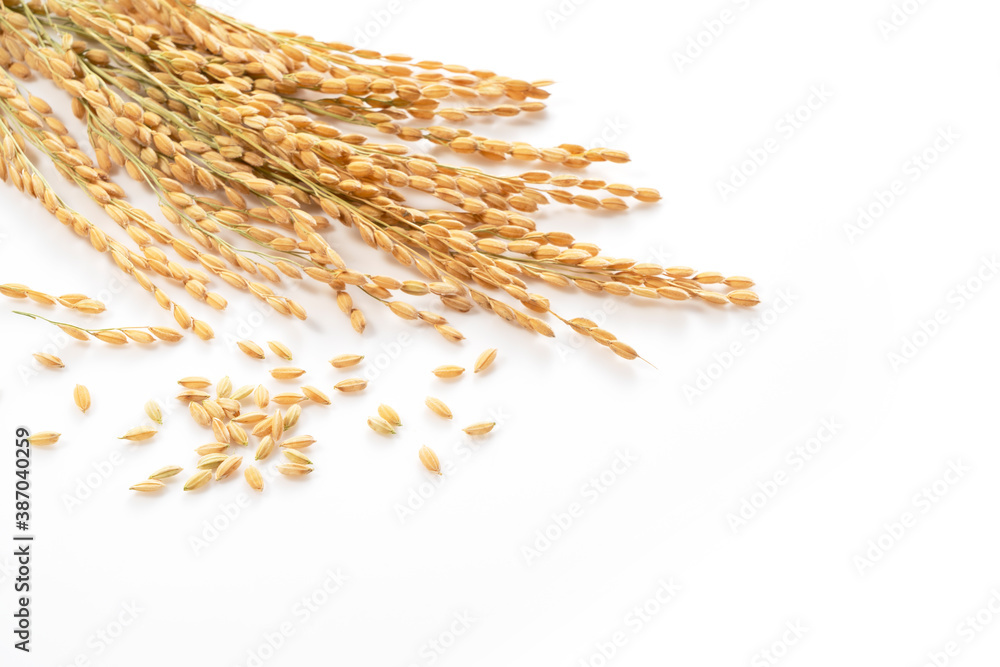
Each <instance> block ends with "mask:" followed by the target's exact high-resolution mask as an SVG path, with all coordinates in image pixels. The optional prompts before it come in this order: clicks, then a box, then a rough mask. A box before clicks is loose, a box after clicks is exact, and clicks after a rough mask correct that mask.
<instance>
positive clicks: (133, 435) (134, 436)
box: [118, 426, 156, 442]
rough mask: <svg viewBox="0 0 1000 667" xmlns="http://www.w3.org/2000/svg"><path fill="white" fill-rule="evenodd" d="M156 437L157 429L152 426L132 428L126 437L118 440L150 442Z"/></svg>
mask: <svg viewBox="0 0 1000 667" xmlns="http://www.w3.org/2000/svg"><path fill="white" fill-rule="evenodd" d="M154 435H156V429H155V428H153V427H152V426H136V427H135V428H131V429H129V430H128V432H126V433H125V435H123V436H121V437H120V438H118V439H119V440H131V441H132V442H141V441H143V440H149V439H150V438H152V437H153V436H154Z"/></svg>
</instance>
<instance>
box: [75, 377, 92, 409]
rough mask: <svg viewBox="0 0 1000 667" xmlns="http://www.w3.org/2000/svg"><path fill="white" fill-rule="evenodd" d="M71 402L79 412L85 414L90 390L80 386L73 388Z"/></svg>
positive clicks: (88, 406)
mask: <svg viewBox="0 0 1000 667" xmlns="http://www.w3.org/2000/svg"><path fill="white" fill-rule="evenodd" d="M73 402H74V403H76V407H78V408H80V412H83V413H86V412H87V410H89V409H90V390H89V389H87V388H86V387H84V386H83V385H82V384H78V385H76V386H75V387H73Z"/></svg>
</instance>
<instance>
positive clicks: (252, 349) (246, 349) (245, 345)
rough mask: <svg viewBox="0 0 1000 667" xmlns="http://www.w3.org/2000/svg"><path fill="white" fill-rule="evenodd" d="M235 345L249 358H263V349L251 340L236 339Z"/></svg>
mask: <svg viewBox="0 0 1000 667" xmlns="http://www.w3.org/2000/svg"><path fill="white" fill-rule="evenodd" d="M236 346H237V347H238V348H240V349H241V350H243V354H245V355H247V356H248V357H250V358H251V359H263V358H264V350H262V349H260V345H258V344H257V343H255V342H253V341H252V340H241V341H237V343H236Z"/></svg>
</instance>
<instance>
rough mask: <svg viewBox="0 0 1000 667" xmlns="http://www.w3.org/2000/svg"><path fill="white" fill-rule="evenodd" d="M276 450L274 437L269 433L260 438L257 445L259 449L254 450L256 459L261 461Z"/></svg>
mask: <svg viewBox="0 0 1000 667" xmlns="http://www.w3.org/2000/svg"><path fill="white" fill-rule="evenodd" d="M273 451H274V438H272V437H271V436H269V435H265V436H264V437H263V438H261V439H260V444H258V445H257V451H256V452H254V455H253V459H254V461H261V460H263V459H266V458H267V457H268V456H270V455H271V452H273Z"/></svg>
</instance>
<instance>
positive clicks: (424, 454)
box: [419, 445, 441, 475]
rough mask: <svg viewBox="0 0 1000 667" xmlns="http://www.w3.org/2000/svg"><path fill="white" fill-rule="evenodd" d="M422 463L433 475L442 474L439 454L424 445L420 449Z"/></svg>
mask: <svg viewBox="0 0 1000 667" xmlns="http://www.w3.org/2000/svg"><path fill="white" fill-rule="evenodd" d="M419 455H420V462H421V463H423V464H424V467H425V468H427V469H428V470H430V471H431V472H432V473H435V474H437V475H440V474H441V462H440V461H439V460H438V457H437V454H435V453H434V450H433V449H431V448H430V447H428V446H427V445H424V446H423V447H421V448H420V452H419Z"/></svg>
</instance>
